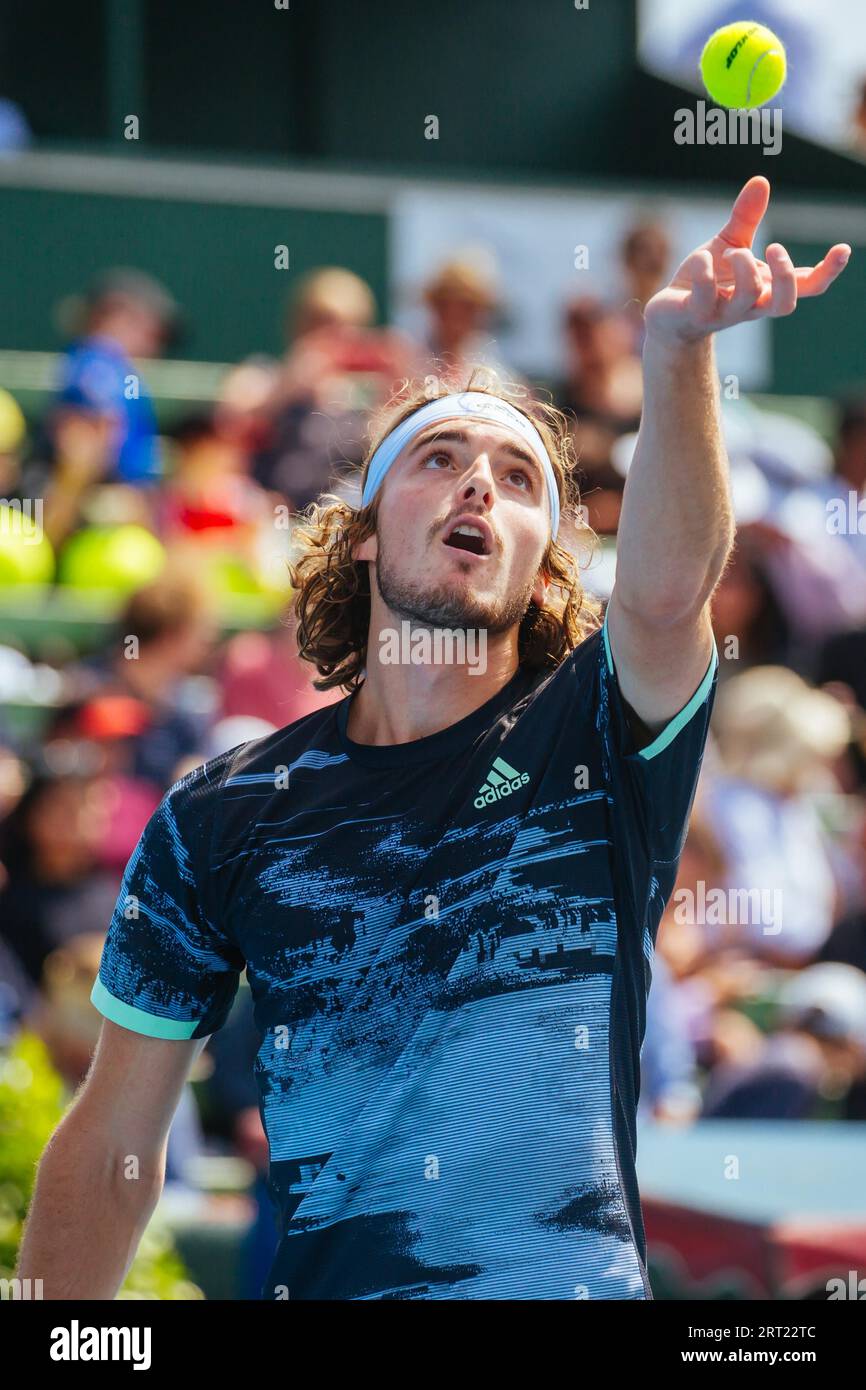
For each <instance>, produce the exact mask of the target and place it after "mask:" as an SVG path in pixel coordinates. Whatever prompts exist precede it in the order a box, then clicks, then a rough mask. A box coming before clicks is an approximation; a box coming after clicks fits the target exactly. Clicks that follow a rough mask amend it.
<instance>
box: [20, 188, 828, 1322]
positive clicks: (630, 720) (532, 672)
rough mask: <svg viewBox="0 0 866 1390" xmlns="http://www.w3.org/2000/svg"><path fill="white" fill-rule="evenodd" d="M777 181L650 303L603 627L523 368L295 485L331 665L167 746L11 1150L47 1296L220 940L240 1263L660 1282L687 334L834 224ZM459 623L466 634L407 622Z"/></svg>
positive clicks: (702, 388) (501, 1280)
mask: <svg viewBox="0 0 866 1390" xmlns="http://www.w3.org/2000/svg"><path fill="white" fill-rule="evenodd" d="M768 196H769V186H768V184H767V182H766V180H765V179H763V178H754V179H752V180H750V182H749V183H748V184H747V185H746V186H745V188H744V189H743V191H742V192H741V194H740V196H739V197H738V199H737V201H736V203H735V205H734V208H733V211H732V214H731V218H730V221H729V222H728V224H727V225H726V227H725V228H724V230H723V231H722V232H721V233H720V234H719V235H718V236H717V237H715V238H713V240H712V241H710V242H708V243H707V244H706V245H705V246H703V247H701V248H700V249H699V250H697V251H695V252H694V253H693V254H692V255H690V256H689V257H688V259H687V260H686V261H685V262H684V263H683V265H682V266H681V267H680V269H679V270H678V271H677V273H676V275H675V276H674V278H673V280H672V282H671V284H670V285H669V286H668V287H667V288H666V289H664V290H663V291H661V293H659V294H657V295H656V296H655V298H654V299H652V300H651V301H650V303H649V305H648V306H647V310H646V328H647V338H646V348H645V352H644V371H645V376H646V403H645V407H644V416H643V423H642V425H641V430H640V437H639V441H638V445H637V452H636V454H635V458H634V462H633V464H632V467H631V471H630V473H629V477H628V485H627V488H626V493H625V499H624V503H623V510H622V521H621V525H620V530H619V543H618V557H619V558H618V569H617V576H616V586H615V589H614V592H613V595H612V597H611V600H610V603H609V605H608V609H607V614H606V619H605V624H604V627H603V628H598V626H597V624H596V623H595V619H594V612H593V609H592V607H591V605H588V604H587V603H586V602H585V600H584V598H583V595H582V592H581V589H580V586H579V583H578V580H577V576H576V574H575V572H574V565H573V563H572V561H571V559H570V557H569V555H568V553H567V552H566V551H565V549H564V548H563V547H561V546H559V545H558V544H557V542H556V537H557V530H558V527H559V518H560V514H561V512H562V511H563V508H564V506H565V504H566V502H567V501H568V495H567V491H566V484H565V475H564V463H563V460H564V452H563V446H562V438H561V432H557V431H558V426H556V424H555V418H554V417H553V416H552V415H551V414H550V412H549V411H547V412H546V411H544V410H543V409H542V408H541V407H539V406H537V405H535V404H529V403H523V404H521V406H520V408H518V407H516V406H515V405H514V403H513V401H511V400H509V399H507V398H506V396H504V395H491V394H489V393H487V392H484V391H477V390H472V389H469V390H467V391H465V392H463V393H462V394H450V395H446V396H441V395H440V396H438V397H435V398H434V399H432V400H430V399H428V398H427V397H426V396H424V395H423V394H421V395H419V396H418V397H417V398H414V399H409V400H408V401H407V400H404V401H403V402H402V404H401V405H400V407H399V408H398V411H397V415H396V417H395V419H394V420H392V421H391V422H390V427H389V428H388V429H387V430H386V431H385V432H384V434H381V435H380V437H379V440H378V443H377V446H376V447H375V449H374V451H373V453H372V456H371V458H370V459H369V460H368V463H367V466H366V470H365V482H364V491H363V497H362V506H361V508H360V510H359V511H357V512H351V511H350V509H349V508H348V507H346V506H345V505H344V504H337V503H332V504H331V505H328V506H325V505H323V506H321V507H320V508H319V510H318V511H317V512H316V513H315V515H314V516H313V518H312V519H311V520H310V522H309V524H308V525H307V527H306V533H305V539H304V541H303V550H302V553H301V555H300V558H299V560H298V564H297V567H296V576H295V577H296V583H297V587H298V611H299V618H300V632H301V642H302V647H303V650H304V652H305V654H306V656H307V657H309V658H310V659H311V660H313V661H315V663H316V665H317V667H318V670H319V673H320V676H321V677H322V678H323V680H324V681H325V683H326V684H331V685H333V684H339V685H342V686H343V687H344V688H346V689H347V690H348V691H350V694H349V695H347V697H346V698H345V699H344V700H343V701H342V702H340V703H338V704H336V705H332V706H330V707H328V708H326V709H323V710H320V711H318V712H316V713H314V714H312V715H309V716H307V717H305V718H303V719H301V720H299V721H297V722H296V723H294V724H292V725H290V726H289V727H288V728H286V729H283V730H281V731H280V732H278V733H276V734H273V735H271V736H269V737H266V738H264V739H262V740H258V741H256V742H254V743H250V744H245V745H243V746H242V747H240V748H239V749H236V750H234V751H233V752H230V753H227V754H225V755H224V756H222V757H219V758H217V759H215V760H214V761H212V762H210V763H208V764H206V765H205V766H204V767H203V768H200V769H198V770H197V771H195V772H192V773H191V774H189V775H188V776H187V777H185V778H184V779H183V780H182V781H180V782H178V783H177V785H176V786H174V787H173V788H172V789H171V790H170V791H169V792H168V793H167V795H166V797H165V799H164V801H163V803H162V805H161V807H160V809H159V810H158V811H157V812H156V813H155V815H154V817H153V819H152V820H151V821H150V823H149V824H148V826H147V828H146V829H145V831H144V834H143V837H142V839H141V842H140V844H139V846H138V848H137V849H136V851H135V853H134V854H133V856H132V859H131V860H130V863H129V866H128V869H127V873H126V877H125V881H124V884H123V888H122V890H121V894H120V898H119V901H118V905H117V909H116V912H115V915H114V918H113V920H112V923H111V927H110V930H109V935H108V940H107V944H106V947H105V951H104V955H103V959H102V964H101V968H100V972H99V978H98V980H97V983H96V985H95V988H94V994H93V1000H94V1003H95V1004H96V1006H97V1008H98V1009H100V1010H101V1011H102V1013H103V1014H104V1015H105V1017H106V1019H107V1020H108V1021H107V1022H106V1023H105V1024H104V1026H103V1030H102V1036H101V1039H100V1042H99V1045H98V1048H97V1050H96V1054H95V1058H94V1062H93V1066H92V1069H91V1072H90V1075H89V1077H88V1079H87V1081H86V1083H85V1084H84V1086H83V1089H82V1091H81V1093H80V1095H79V1097H78V1099H77V1101H76V1103H75V1105H74V1107H73V1108H72V1110H71V1111H70V1113H69V1114H68V1115H67V1116H66V1118H65V1119H64V1120H63V1122H62V1124H61V1125H60V1126H59V1128H58V1130H57V1133H56V1134H55V1136H54V1138H53V1140H52V1141H51V1143H50V1145H49V1147H48V1149H47V1150H46V1153H45V1156H44V1158H43V1161H42V1165H41V1168H40V1172H39V1177H38V1185H37V1191H36V1197H35V1202H34V1208H33V1212H32V1215H31V1218H30V1224H29V1228H28V1231H27V1236H26V1240H25V1248H24V1254H23V1259H22V1268H21V1271H20V1273H21V1274H22V1276H24V1277H39V1278H42V1279H43V1280H44V1291H45V1296H46V1297H49V1298H74V1297H80V1298H88V1297H90V1298H111V1297H112V1296H113V1295H114V1294H115V1292H116V1291H117V1289H118V1287H119V1285H120V1283H121V1281H122V1279H123V1277H124V1273H125V1271H126V1269H127V1267H128V1264H129V1262H130V1259H131V1257H132V1254H133V1252H134V1250H135V1247H136V1243H137V1241H138V1238H139V1236H140V1234H141V1231H142V1228H143V1226H144V1225H145V1223H146V1222H147V1220H148V1217H149V1215H150V1213H151V1211H152V1209H153V1206H154V1203H155V1201H156V1198H157V1196H158V1193H159V1191H160V1188H161V1183H162V1167H163V1150H164V1145H165V1138H166V1133H167V1130H168V1127H169V1123H170V1121H171V1118H172V1114H173V1111H174V1108H175V1105H176V1103H177V1100H178V1095H179V1092H180V1090H181V1088H182V1086H183V1084H184V1080H185V1077H186V1075H187V1071H188V1069H189V1066H190V1062H191V1060H192V1058H193V1057H194V1056H195V1054H196V1053H197V1051H198V1050H199V1048H200V1047H201V1045H202V1040H203V1039H205V1038H206V1037H207V1036H208V1035H209V1034H211V1033H212V1032H214V1030H215V1029H217V1028H219V1027H220V1026H221V1024H222V1023H223V1022H224V1020H225V1018H226V1014H227V1012H228V1010H229V1007H230V1005H231V1002H232V999H233V997H234V994H235V991H236V988H237V985H238V976H239V973H240V972H241V971H242V970H243V969H244V967H246V971H247V977H248V980H249V985H250V987H251V990H252V994H253V999H254V1003H255V1011H256V1019H257V1023H258V1027H259V1029H260V1031H261V1038H262V1041H261V1048H260V1051H259V1054H258V1060H257V1064H256V1072H257V1077H258V1082H259V1087H260V1095H261V1109H262V1117H263V1121H264V1125H265V1129H266V1131H267V1136H268V1141H269V1145H270V1159H271V1167H270V1185H271V1191H272V1195H273V1198H274V1201H275V1203H276V1207H277V1210H278V1213H279V1231H280V1242H279V1247H278V1251H277V1254H276V1258H275V1260H274V1263H273V1267H272V1269H271V1271H270V1274H269V1277H268V1279H267V1282H266V1286H265V1289H264V1297H265V1298H268V1299H275V1300H281V1299H289V1300H296V1299H302V1300H303V1299H403V1298H421V1299H512V1298H517V1299H562V1300H564V1299H569V1300H571V1299H575V1298H591V1299H604V1298H614V1299H643V1298H649V1297H650V1296H651V1294H650V1288H649V1283H648V1280H647V1275H646V1268H645V1263H644V1260H645V1251H644V1234H643V1226H642V1221H641V1212H640V1202H639V1197H638V1190H637V1184H636V1180H635V1111H636V1104H637V1092H638V1067H639V1050H640V1045H641V1040H642V1036H643V1029H644V1011H645V1003H646V992H647V987H648V982H649V978H650V963H651V960H652V952H653V945H654V940H655V933H656V929H657V926H658V922H659V918H660V915H661V912H662V907H663V904H664V902H665V899H666V897H667V896H668V895H669V894H670V892H671V891H672V887H673V883H674V875H675V871H676V865H677V860H678V856H679V853H680V849H681V845H682V841H683V837H684V833H685V825H686V820H687V816H688V812H689V808H690V804H691V800H692V796H693V793H694V788H695V782H696V778H697V775H698V769H699V764H700V760H701V754H702V749H703V746H704V740H705V738H706V734H707V721H708V718H709V711H710V704H711V699H712V693H713V686H714V677H715V668H716V653H715V648H714V644H713V639H712V636H711V631H710V620H709V615H708V603H709V599H710V595H711V594H712V591H713V587H714V585H715V584H716V581H717V580H718V577H719V575H720V573H721V571H722V568H723V566H724V564H725V559H726V556H727V554H728V550H729V547H730V544H731V532H732V523H731V512H730V505H729V500H728V481H727V474H726V464H725V457H724V451H723V446H722V442H721V438H720V431H719V416H718V408H717V398H718V383H717V379H716V375H715V372H714V365H713V350H712V335H713V333H715V332H716V331H718V330H721V329H724V328H727V327H728V326H729V325H731V324H735V323H740V322H743V321H744V320H747V319H757V318H760V317H773V316H776V315H780V314H789V313H791V311H792V310H793V309H794V307H795V305H796V303H797V299H798V297H799V296H804V295H814V294H820V293H821V292H822V291H823V290H825V289H826V288H827V286H828V285H829V284H830V283H831V281H832V280H834V279H835V277H836V276H837V275H838V274H839V273H840V271H841V270H842V268H843V266H844V264H845V262H846V260H847V258H848V255H849V250H848V248H847V247H844V246H835V247H834V248H833V249H832V250H831V251H830V252H829V253H828V255H827V257H826V258H825V259H824V261H822V262H821V264H820V265H818V266H817V267H815V268H814V269H808V270H807V269H798V270H795V269H794V267H793V265H792V264H791V261H790V258H789V257H788V255H787V253H786V252H785V250H784V249H783V248H782V247H781V246H778V245H773V246H770V247H769V248H768V250H767V259H766V261H761V260H758V259H757V258H756V257H755V256H754V255H753V254H752V252H751V249H750V248H751V244H752V240H753V236H754V234H755V231H756V228H757V226H758V223H759V222H760V220H761V217H762V215H763V213H764V211H765V209H766V206H767V200H768ZM552 420H553V423H551V421H552ZM405 623H408V625H409V629H408V632H409V639H410V647H409V650H410V652H411V653H415V654H417V653H418V652H420V653H421V654H422V659H421V660H419V661H418V662H417V664H416V662H415V661H414V660H412V659H411V656H410V657H409V658H407V656H406V650H407V648H406V647H405V645H401V643H399V642H398V643H397V644H396V645H395V643H394V636H395V634H403V633H404V632H405V629H404V628H403V624H405ZM474 630H477V631H479V632H482V631H483V632H484V633H485V634H486V657H485V660H484V662H475V663H473V664H470V663H469V661H468V660H466V661H463V662H462V663H461V662H460V661H459V660H458V661H451V662H449V661H448V660H447V658H445V659H440V660H439V661H438V662H434V661H431V660H428V659H426V658H424V652H425V650H426V648H425V644H424V640H423V639H424V638H425V637H429V636H430V634H431V633H433V634H435V633H437V632H438V633H440V634H441V633H446V632H447V633H449V634H451V638H449V640H451V639H452V638H454V634H455V633H456V634H457V635H458V636H459V634H460V633H461V632H462V633H463V634H464V635H467V634H469V633H471V632H472V631H474ZM416 642H417V645H414V644H415V643H416ZM455 650H456V651H457V656H458V657H459V656H460V655H461V650H460V648H459V643H458V642H456V639H455ZM468 650H469V648H468V645H467V651H468ZM473 650H476V651H477V650H480V648H477V647H474V648H473ZM395 652H396V653H397V658H398V659H394V655H395ZM428 655H429V653H428ZM441 656H442V649H440V657H441ZM130 1156H132V1157H134V1159H135V1163H134V1164H133V1163H132V1161H131V1157H130Z"/></svg>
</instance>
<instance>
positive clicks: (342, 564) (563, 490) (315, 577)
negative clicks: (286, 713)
mask: <svg viewBox="0 0 866 1390" xmlns="http://www.w3.org/2000/svg"><path fill="white" fill-rule="evenodd" d="M459 390H466V391H470V390H471V391H483V392H486V393H487V394H489V395H493V396H498V397H499V398H500V399H502V400H506V401H509V402H510V403H511V404H512V405H513V406H515V407H516V408H517V409H518V410H521V411H522V412H523V414H524V415H526V416H527V417H528V418H529V419H530V420H531V421H532V423H533V424H534V425H535V428H536V429H537V430H538V432H539V434H540V435H541V437H542V439H543V440H544V444H545V447H546V449H547V452H548V454H549V456H550V461H551V463H552V465H553V471H554V474H555V476H556V483H557V487H558V490H559V500H560V509H561V515H562V522H563V523H564V524H562V525H561V526H560V532H559V534H560V536H562V535H563V533H564V532H566V530H567V529H569V528H572V530H573V529H574V528H575V527H576V525H578V524H579V525H580V528H581V530H582V532H583V533H584V534H591V533H588V531H587V528H586V527H585V524H584V523H582V522H581V523H578V507H579V497H578V492H577V487H576V484H575V482H574V478H573V470H574V454H573V444H572V438H571V433H570V431H569V427H568V419H567V417H566V416H565V415H564V414H563V413H562V411H560V410H557V409H556V407H555V406H554V405H552V404H550V403H548V402H546V401H542V400H540V399H538V398H537V396H535V395H533V394H531V393H530V391H529V390H528V389H527V388H526V387H523V386H517V385H514V384H512V383H505V382H502V381H500V380H498V379H497V378H495V377H494V375H493V373H492V372H491V371H489V370H488V369H487V368H476V369H474V370H473V371H472V372H471V373H470V374H469V376H468V379H467V382H466V385H465V386H463V387H459V386H456V385H455V383H454V381H453V379H447V380H441V379H440V378H438V377H428V378H427V379H426V381H425V382H423V383H418V382H404V383H403V386H402V388H401V390H400V392H399V394H398V395H397V396H395V397H393V398H392V399H391V401H389V402H388V404H387V405H386V406H384V407H383V408H382V409H381V410H380V411H379V412H377V413H376V414H375V415H374V416H373V418H372V420H371V423H370V435H371V442H370V447H369V448H368V450H367V454H366V457H365V459H364V462H363V464H362V465H361V469H360V484H361V487H363V482H364V479H365V478H366V474H367V469H368V468H369V465H370V460H371V458H372V457H373V454H374V453H375V451H376V449H377V448H378V446H379V444H380V443H381V441H382V440H383V439H384V438H385V436H386V435H387V434H389V433H390V432H391V430H393V429H394V428H395V427H396V426H397V425H398V424H399V423H400V422H401V420H405V419H406V417H407V416H409V415H412V414H413V413H414V412H415V411H416V410H418V409H420V407H421V406H423V405H426V404H427V402H428V401H431V400H438V399H439V397H440V396H445V395H449V394H453V393H455V392H456V391H459ZM356 476H357V470H356ZM377 511H378V498H374V499H373V501H372V502H371V503H370V504H369V505H368V506H366V507H358V508H355V507H352V506H351V505H350V504H349V503H348V502H346V501H344V500H343V499H342V498H340V497H338V496H336V495H334V494H333V493H327V494H324V495H323V496H322V497H321V498H320V500H319V501H318V502H313V503H311V504H310V506H309V507H307V508H306V510H305V511H304V512H303V513H302V514H300V515H299V516H298V518H297V520H296V525H295V531H294V537H293V540H294V545H295V559H294V561H293V562H292V563H291V564H290V566H289V573H290V576H291V581H292V585H293V587H294V590H295V592H294V597H293V600H292V607H293V610H294V613H295V617H296V620H297V643H298V651H299V653H300V655H301V657H302V658H303V659H304V660H305V661H310V662H312V664H313V665H314V666H315V667H316V669H317V671H318V672H319V679H318V680H314V681H313V685H314V686H315V688H316V689H317V690H329V689H331V688H332V687H334V686H341V687H342V688H343V689H344V690H346V691H347V692H351V691H353V690H355V689H356V688H357V687H358V685H360V683H361V679H362V676H363V671H364V666H365V663H366V659H367V640H368V634H369V626H370V577H369V569H368V564H369V562H368V561H366V560H363V561H361V560H355V559H354V558H353V554H354V551H355V548H356V546H358V545H359V544H360V543H361V542H362V541H364V540H366V538H367V537H368V536H370V535H372V534H373V533H374V531H375V529H376V516H377ZM541 569H542V571H543V572H544V574H545V576H546V577H547V579H548V580H549V582H550V589H549V591H548V598H547V601H546V602H545V605H544V607H543V608H539V607H538V606H537V605H536V604H534V603H530V605H529V607H528V609H527V611H526V614H525V616H524V618H523V620H522V622H521V624H520V631H519V634H518V652H519V658H520V662H521V664H525V665H528V666H531V667H534V668H536V669H545V668H549V669H553V668H555V667H556V666H558V665H559V664H560V662H561V661H562V660H563V659H564V658H565V657H566V656H567V655H568V653H569V652H570V651H572V650H573V649H574V648H575V647H576V646H578V645H579V644H580V642H582V641H583V639H584V638H585V637H586V636H587V635H588V634H589V633H590V632H591V631H593V630H594V629H595V628H596V627H597V626H598V624H599V604H598V603H597V601H596V600H595V599H593V598H591V597H590V596H589V595H587V594H586V593H585V591H584V589H583V586H582V584H581V582H580V571H579V565H578V562H577V559H576V557H575V555H574V554H573V553H572V551H571V550H569V549H567V548H566V547H565V546H564V545H562V544H561V543H560V542H559V541H557V540H553V539H551V541H550V542H549V544H548V547H547V550H546V552H545V554H544V558H543V560H542V563H541Z"/></svg>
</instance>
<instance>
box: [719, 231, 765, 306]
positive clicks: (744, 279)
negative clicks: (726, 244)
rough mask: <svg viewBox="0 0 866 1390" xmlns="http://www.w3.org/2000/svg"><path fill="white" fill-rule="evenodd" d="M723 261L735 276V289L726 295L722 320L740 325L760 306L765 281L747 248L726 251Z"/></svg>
mask: <svg viewBox="0 0 866 1390" xmlns="http://www.w3.org/2000/svg"><path fill="white" fill-rule="evenodd" d="M722 259H723V260H724V261H726V262H727V264H728V265H729V266H730V268H731V270H732V271H733V275H734V286H733V289H732V290H728V291H727V292H726V293H725V298H726V299H727V303H726V304H725V305H724V308H723V310H722V320H723V322H724V323H738V322H739V321H740V320H741V319H743V318H745V317H746V315H747V314H748V313H749V312H750V310H752V309H754V308H755V307H756V305H757V304H758V300H759V299H760V298H761V295H762V293H763V290H764V286H765V280H764V277H763V275H762V274H761V268H760V266H759V264H758V262H757V260H756V259H755V257H754V256H753V255H752V253H751V251H748V250H747V249H746V248H745V247H738V248H736V249H735V250H731V251H726V252H725V254H724V256H723V258H722Z"/></svg>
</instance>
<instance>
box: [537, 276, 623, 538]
mask: <svg viewBox="0 0 866 1390" xmlns="http://www.w3.org/2000/svg"><path fill="white" fill-rule="evenodd" d="M565 335H566V362H565V370H566V374H565V378H564V380H562V381H561V382H560V383H559V384H558V385H557V386H556V387H555V389H554V398H555V400H556V404H557V405H558V406H559V407H560V409H562V410H566V411H568V412H569V413H570V414H572V415H574V417H575V423H574V442H575V452H576V455H577V463H578V470H577V471H578V479H579V481H580V486H581V492H582V500H583V502H584V503H585V504H586V506H587V508H588V509H589V524H590V526H591V527H592V528H593V530H594V531H597V532H599V533H600V534H603V535H610V534H613V533H614V532H615V531H616V527H617V522H618V520H619V509H620V505H621V501H622V489H623V479H622V474H621V472H620V471H619V470H618V469H617V468H616V467H614V465H613V463H612V461H611V451H612V449H613V446H614V444H615V443H616V441H617V440H618V439H619V438H620V436H622V435H625V434H629V433H632V432H634V431H636V430H637V428H638V426H639V424H640V415H641V402H642V396H643V382H642V377H641V362H640V358H639V357H638V355H637V353H636V352H635V351H634V349H633V346H632V343H631V340H630V333H629V330H628V327H627V324H626V322H625V320H624V319H623V317H622V315H621V314H620V313H619V312H618V311H617V310H614V309H611V308H608V307H606V306H605V305H604V304H603V303H602V302H601V300H599V299H593V298H591V297H590V296H582V297H581V298H579V299H575V300H574V301H573V302H572V303H571V304H570V305H569V306H568V308H567V310H566V314H565Z"/></svg>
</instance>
